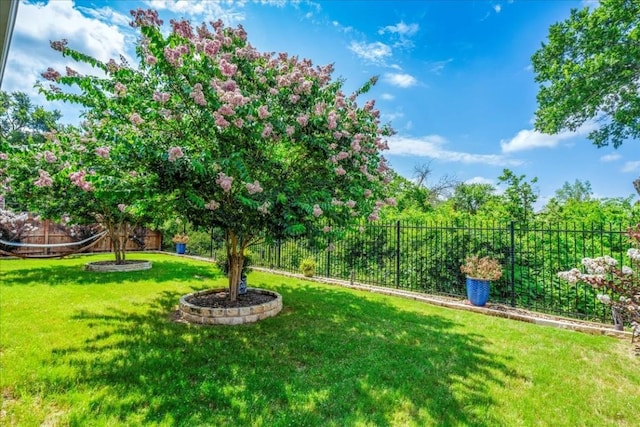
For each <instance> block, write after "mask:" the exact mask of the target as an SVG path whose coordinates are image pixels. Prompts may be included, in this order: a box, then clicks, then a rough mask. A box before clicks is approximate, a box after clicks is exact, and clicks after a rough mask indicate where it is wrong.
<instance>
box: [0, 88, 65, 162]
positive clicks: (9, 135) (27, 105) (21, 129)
mask: <svg viewBox="0 0 640 427" xmlns="http://www.w3.org/2000/svg"><path fill="white" fill-rule="evenodd" d="M61 116H62V115H61V114H60V112H59V111H58V110H54V111H47V110H45V109H44V108H43V107H41V106H36V105H33V103H32V102H31V99H30V98H29V96H28V95H27V94H26V93H24V92H12V93H7V92H5V91H0V141H1V145H0V149H6V148H7V145H6V144H11V145H15V144H19V143H21V144H25V143H26V140H27V137H28V136H31V137H32V138H35V139H36V140H37V142H42V141H43V140H44V137H43V136H42V135H43V133H45V132H49V131H51V130H54V129H56V128H57V127H58V123H57V122H58V120H59V119H60V117H61Z"/></svg>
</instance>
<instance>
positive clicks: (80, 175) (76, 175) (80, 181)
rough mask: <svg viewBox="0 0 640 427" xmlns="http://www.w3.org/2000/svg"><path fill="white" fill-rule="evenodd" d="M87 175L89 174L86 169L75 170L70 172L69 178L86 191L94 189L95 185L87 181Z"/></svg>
mask: <svg viewBox="0 0 640 427" xmlns="http://www.w3.org/2000/svg"><path fill="white" fill-rule="evenodd" d="M86 175H87V172H86V171H78V172H73V173H70V174H69V179H71V182H72V183H73V185H76V186H78V187H80V188H81V189H83V190H84V191H91V190H93V187H92V186H91V184H90V183H88V182H87V181H85V179H84V177H85V176H86Z"/></svg>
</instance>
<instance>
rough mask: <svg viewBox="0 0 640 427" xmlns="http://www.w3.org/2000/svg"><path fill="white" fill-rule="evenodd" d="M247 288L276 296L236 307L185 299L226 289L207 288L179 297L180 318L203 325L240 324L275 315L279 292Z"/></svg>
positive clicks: (279, 301) (279, 296)
mask: <svg viewBox="0 0 640 427" xmlns="http://www.w3.org/2000/svg"><path fill="white" fill-rule="evenodd" d="M247 290H251V291H253V292H257V293H261V294H265V295H272V296H275V297H276V298H275V299H274V300H272V301H269V302H265V303H263V304H259V305H254V306H251V307H237V308H212V307H200V306H197V305H194V304H191V303H190V302H188V301H187V298H189V297H191V296H198V295H206V294H211V293H217V292H223V291H226V289H207V290H204V291H200V292H194V293H191V294H188V295H184V296H183V297H181V298H180V304H179V307H178V311H179V312H180V316H181V318H182V319H183V320H185V321H186V322H189V323H199V324H203V325H241V324H244V323H255V322H257V321H259V320H262V319H266V318H267V317H272V316H275V315H276V314H278V313H279V312H280V310H282V295H280V294H279V293H277V292H274V291H269V290H266V289H258V288H247Z"/></svg>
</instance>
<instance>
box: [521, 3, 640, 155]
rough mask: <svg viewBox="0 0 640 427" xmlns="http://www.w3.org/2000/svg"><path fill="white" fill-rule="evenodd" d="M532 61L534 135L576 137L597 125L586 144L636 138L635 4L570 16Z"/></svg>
mask: <svg viewBox="0 0 640 427" xmlns="http://www.w3.org/2000/svg"><path fill="white" fill-rule="evenodd" d="M531 59H532V63H533V69H534V72H535V74H536V76H535V80H536V81H537V82H538V83H540V89H539V92H538V97H537V99H538V110H537V112H536V129H538V130H540V131H542V132H545V133H551V134H553V133H558V132H560V131H562V130H564V129H569V130H572V131H575V130H576V129H578V128H579V127H580V126H581V125H583V124H584V123H585V122H587V121H590V120H596V121H597V124H598V128H597V129H595V130H593V131H592V132H591V133H590V134H589V138H590V139H591V140H592V141H593V143H594V144H595V145H596V146H598V147H603V146H606V145H609V144H612V145H613V146H614V147H616V148H617V147H618V146H620V145H621V144H622V143H623V141H624V140H625V139H627V138H634V139H638V138H639V137H640V86H639V85H640V2H638V1H637V0H602V1H600V3H599V5H598V6H597V7H595V8H593V9H589V8H584V9H582V10H577V9H574V10H572V11H571V16H570V17H569V18H568V19H567V20H565V21H563V22H559V23H556V24H553V25H552V26H551V27H550V28H549V36H548V41H547V43H543V44H542V47H541V49H539V50H538V51H537V52H536V53H535V54H534V55H533V56H532V58H531Z"/></svg>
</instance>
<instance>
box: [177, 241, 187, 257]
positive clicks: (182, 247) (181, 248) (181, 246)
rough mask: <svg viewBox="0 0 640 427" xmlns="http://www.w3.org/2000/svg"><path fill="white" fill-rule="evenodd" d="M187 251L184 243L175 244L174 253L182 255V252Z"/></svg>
mask: <svg viewBox="0 0 640 427" xmlns="http://www.w3.org/2000/svg"><path fill="white" fill-rule="evenodd" d="M186 249H187V244H186V243H176V253H178V254H180V255H184V251H185V250H186Z"/></svg>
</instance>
